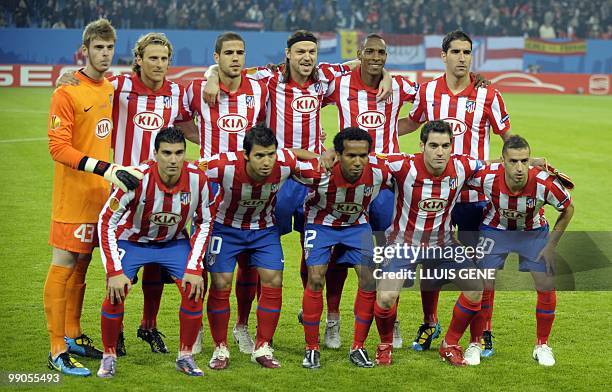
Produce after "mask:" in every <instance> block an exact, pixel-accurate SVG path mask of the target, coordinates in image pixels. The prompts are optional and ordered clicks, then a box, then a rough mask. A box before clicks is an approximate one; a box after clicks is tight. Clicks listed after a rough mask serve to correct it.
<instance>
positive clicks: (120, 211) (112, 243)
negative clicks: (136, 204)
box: [98, 187, 140, 277]
mask: <svg viewBox="0 0 612 392" xmlns="http://www.w3.org/2000/svg"><path fill="white" fill-rule="evenodd" d="M139 188H140V187H139ZM139 188H136V190H133V191H128V192H124V191H122V190H121V189H119V188H116V189H115V191H114V192H113V193H112V194H111V196H110V198H109V199H108V200H107V201H106V204H104V207H103V208H102V212H100V218H99V220H98V236H99V240H100V255H101V257H102V263H103V265H104V268H105V270H106V276H107V277H111V276H116V275H119V274H121V273H123V267H122V266H121V258H122V257H123V252H122V251H121V250H120V249H119V246H118V244H117V226H118V223H119V221H120V220H121V219H122V218H123V216H124V215H125V214H126V212H127V211H128V206H129V205H130V203H131V202H132V200H134V199H135V197H136V191H137V190H138V189H139Z"/></svg>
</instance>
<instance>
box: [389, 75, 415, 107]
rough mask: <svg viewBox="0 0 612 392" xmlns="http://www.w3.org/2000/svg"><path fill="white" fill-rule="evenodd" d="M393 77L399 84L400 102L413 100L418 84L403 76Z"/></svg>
mask: <svg viewBox="0 0 612 392" xmlns="http://www.w3.org/2000/svg"><path fill="white" fill-rule="evenodd" d="M394 79H395V80H396V81H397V83H398V84H399V86H400V102H414V101H415V99H416V95H417V92H418V91H419V85H418V84H416V83H414V82H413V81H411V80H410V79H408V78H407V77H405V76H399V75H398V76H394Z"/></svg>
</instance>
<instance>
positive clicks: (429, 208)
mask: <svg viewBox="0 0 612 392" xmlns="http://www.w3.org/2000/svg"><path fill="white" fill-rule="evenodd" d="M446 203H447V201H446V200H444V199H437V198H430V199H425V200H421V201H420V202H419V208H420V209H421V210H423V211H425V212H439V211H442V210H444V208H446Z"/></svg>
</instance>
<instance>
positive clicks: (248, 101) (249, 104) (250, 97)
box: [245, 95, 255, 109]
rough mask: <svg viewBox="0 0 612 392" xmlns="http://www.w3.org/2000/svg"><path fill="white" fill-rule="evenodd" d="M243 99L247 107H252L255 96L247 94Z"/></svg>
mask: <svg viewBox="0 0 612 392" xmlns="http://www.w3.org/2000/svg"><path fill="white" fill-rule="evenodd" d="M245 101H246V106H247V108H249V109H253V108H254V107H255V96H254V95H247V96H246V97H245Z"/></svg>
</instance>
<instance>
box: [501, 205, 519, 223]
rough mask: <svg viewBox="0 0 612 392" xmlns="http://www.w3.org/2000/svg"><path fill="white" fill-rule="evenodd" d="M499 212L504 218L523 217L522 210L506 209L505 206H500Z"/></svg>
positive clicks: (514, 218)
mask: <svg viewBox="0 0 612 392" xmlns="http://www.w3.org/2000/svg"><path fill="white" fill-rule="evenodd" d="M499 214H500V215H501V216H503V217H504V218H506V219H512V220H517V219H522V218H524V217H525V213H524V212H520V211H517V210H508V209H505V208H500V209H499Z"/></svg>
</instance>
